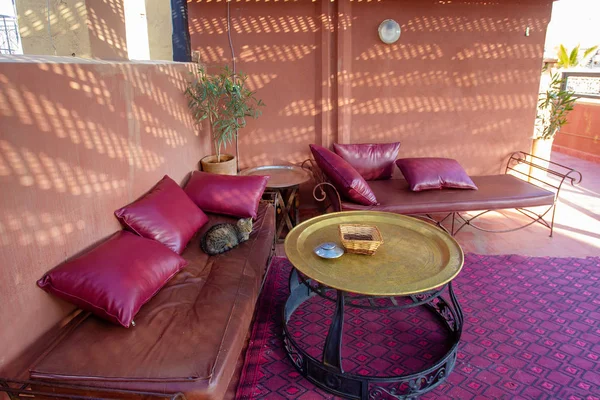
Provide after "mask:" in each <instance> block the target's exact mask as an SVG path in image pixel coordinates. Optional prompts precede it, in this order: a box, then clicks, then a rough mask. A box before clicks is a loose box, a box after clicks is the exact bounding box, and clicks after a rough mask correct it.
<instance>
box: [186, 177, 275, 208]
mask: <svg viewBox="0 0 600 400" xmlns="http://www.w3.org/2000/svg"><path fill="white" fill-rule="evenodd" d="M268 180H269V177H268V176H232V175H219V174H210V173H208V172H202V171H194V172H192V176H191V178H190V181H189V182H188V183H187V185H185V192H186V193H187V195H188V196H189V197H190V199H192V201H193V202H194V203H196V205H197V206H198V207H200V208H201V209H202V210H204V211H206V212H210V213H215V214H224V215H231V216H233V217H239V218H248V217H252V218H256V210H258V202H259V201H260V199H261V197H262V195H263V192H264V191H265V187H267V181H268Z"/></svg>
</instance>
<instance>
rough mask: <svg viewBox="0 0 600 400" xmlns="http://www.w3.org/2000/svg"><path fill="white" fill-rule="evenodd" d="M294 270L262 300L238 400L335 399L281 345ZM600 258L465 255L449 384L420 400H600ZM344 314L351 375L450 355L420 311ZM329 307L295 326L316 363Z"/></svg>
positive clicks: (275, 276) (310, 311) (278, 261)
mask: <svg viewBox="0 0 600 400" xmlns="http://www.w3.org/2000/svg"><path fill="white" fill-rule="evenodd" d="M290 269H291V265H290V263H289V261H287V259H285V258H282V257H276V258H275V259H274V260H273V264H272V266H271V270H270V272H269V276H268V277H267V281H266V283H265V286H264V289H263V292H262V294H261V297H260V299H259V303H258V309H257V315H256V319H255V322H254V325H253V327H252V335H251V338H250V344H249V347H248V351H247V353H246V359H245V362H244V368H243V371H242V376H241V378H240V384H239V386H238V389H237V395H236V398H237V399H240V400H241V399H244V400H246V399H269V400H271V399H302V400H308V399H333V398H336V397H335V396H333V395H331V394H328V393H326V392H324V391H322V390H321V389H318V388H316V387H315V386H314V385H313V384H312V383H310V382H309V381H307V380H306V379H304V378H303V377H302V376H301V375H300V374H299V373H298V372H297V371H296V370H295V369H294V367H293V366H292V364H291V362H290V361H289V360H288V358H287V356H286V354H285V351H284V350H283V343H282V339H281V326H282V325H281V318H282V311H281V310H282V306H283V304H284V302H285V300H286V298H287V294H288V283H287V280H288V276H289V273H290ZM599 278H600V258H586V259H576V258H545V257H523V256H516V255H506V256H504V255H502V256H481V255H476V254H468V255H466V257H465V266H464V267H463V270H462V271H461V273H460V275H459V276H458V277H457V278H456V279H455V281H454V284H455V286H454V288H455V291H456V293H457V297H458V299H459V302H460V304H461V306H462V308H463V312H464V315H465V324H464V327H463V334H462V338H461V342H460V345H459V352H458V359H457V363H456V365H455V367H454V370H453V371H452V373H451V374H450V376H449V377H448V379H447V380H446V381H445V382H444V383H443V384H441V385H440V386H438V387H437V388H435V389H434V390H432V391H431V392H429V393H427V394H426V395H423V396H422V397H421V398H423V399H436V398H449V399H461V400H463V399H475V398H478V399H517V398H519V399H569V400H575V399H586V400H592V399H594V400H598V399H600V281H599ZM419 309H422V307H419V308H417V309H410V310H408V311H400V310H387V311H386V310H382V311H369V310H363V309H356V308H352V307H346V314H345V326H344V337H343V348H342V355H343V357H344V362H343V367H344V369H345V370H346V371H348V372H354V373H359V374H363V375H386V374H406V373H409V372H411V370H413V369H418V368H423V367H424V366H426V365H428V363H430V362H432V361H435V360H436V355H437V353H439V352H443V351H445V346H444V340H443V335H442V334H440V333H439V332H440V331H439V324H438V323H436V322H435V320H432V319H431V318H428V317H427V316H426V315H423V314H427V313H426V312H424V311H419ZM333 310H334V304H333V303H332V302H328V301H325V300H323V299H321V298H319V297H318V296H316V297H314V298H312V299H311V300H309V301H307V302H306V303H304V304H303V305H302V306H301V307H300V308H299V309H298V310H297V311H296V312H295V314H294V315H293V316H292V318H291V319H290V326H291V328H290V330H291V331H292V332H291V334H292V335H293V336H294V338H295V339H296V341H297V342H298V343H299V344H301V345H302V347H303V348H306V349H308V352H309V353H310V354H311V355H313V356H315V357H319V358H320V354H321V352H322V349H323V344H324V339H325V336H326V335H327V329H328V325H329V324H330V321H331V314H332V313H333Z"/></svg>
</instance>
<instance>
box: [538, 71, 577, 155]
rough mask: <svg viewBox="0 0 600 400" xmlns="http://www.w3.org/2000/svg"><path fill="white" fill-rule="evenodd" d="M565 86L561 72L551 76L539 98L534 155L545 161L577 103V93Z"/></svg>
mask: <svg viewBox="0 0 600 400" xmlns="http://www.w3.org/2000/svg"><path fill="white" fill-rule="evenodd" d="M563 84H564V79H563V78H562V74H561V73H560V72H556V73H553V74H551V77H550V83H549V85H548V87H547V89H546V91H544V92H542V93H540V96H539V98H538V106H537V115H536V119H535V131H534V138H533V147H532V153H533V154H534V155H536V156H538V157H541V158H544V159H549V158H550V153H551V151H552V143H553V142H554V137H555V136H556V134H557V133H558V132H559V131H560V129H561V128H562V127H563V125H565V124H566V123H567V115H568V114H569V113H570V112H571V111H572V110H573V107H574V105H575V102H576V101H577V97H576V96H575V92H573V91H571V90H567V89H566V88H563Z"/></svg>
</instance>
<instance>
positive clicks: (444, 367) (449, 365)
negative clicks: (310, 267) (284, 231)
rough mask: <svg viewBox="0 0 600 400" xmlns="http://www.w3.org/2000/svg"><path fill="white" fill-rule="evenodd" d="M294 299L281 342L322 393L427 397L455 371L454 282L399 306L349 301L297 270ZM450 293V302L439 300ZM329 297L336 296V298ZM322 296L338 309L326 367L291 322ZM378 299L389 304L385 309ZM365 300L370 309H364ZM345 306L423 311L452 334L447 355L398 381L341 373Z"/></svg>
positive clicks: (457, 320) (457, 322) (457, 318)
mask: <svg viewBox="0 0 600 400" xmlns="http://www.w3.org/2000/svg"><path fill="white" fill-rule="evenodd" d="M289 286H290V295H289V297H288V299H287V301H286V303H285V307H284V310H283V340H284V345H285V350H286V352H287V354H288V356H289V358H290V360H291V361H292V363H293V364H294V367H295V368H296V369H297V370H298V371H299V372H300V373H301V374H302V376H304V377H305V378H306V379H308V380H309V381H311V382H312V383H314V384H315V385H317V386H319V387H320V388H322V389H324V390H326V391H328V392H331V393H334V394H335V395H338V396H343V397H346V398H350V399H365V400H366V399H377V398H381V397H382V396H385V397H386V398H395V399H409V398H414V397H416V396H418V395H420V394H423V393H425V392H428V391H430V390H432V389H433V388H435V387H436V386H438V385H439V384H441V383H442V382H443V381H444V380H445V379H446V377H447V376H448V374H449V373H450V372H451V371H452V369H453V368H454V364H455V362H456V354H457V350H458V343H459V340H460V336H461V333H462V326H463V314H462V310H461V308H460V305H459V304H458V300H457V298H456V296H455V294H454V290H453V289H452V282H450V283H448V284H446V285H444V286H443V287H441V288H439V289H437V290H435V291H432V292H428V293H424V294H419V295H413V296H410V297H409V301H408V302H404V303H403V304H398V301H397V299H398V298H394V297H391V298H382V297H375V298H373V297H368V296H359V297H350V296H348V295H347V294H346V293H345V292H343V291H341V290H335V289H329V288H324V287H323V286H322V285H319V284H316V285H315V284H314V282H312V281H311V280H310V279H304V278H303V277H302V276H300V275H299V274H298V272H297V271H296V269H292V272H291V274H290V281H289ZM446 286H447V287H448V294H449V297H450V301H449V302H447V301H446V300H444V299H443V298H442V297H441V293H442V292H443V291H444V289H445V288H446ZM328 292H336V296H335V298H332V296H328ZM315 295H320V296H322V297H324V298H325V299H326V300H328V301H335V302H336V309H335V312H334V314H333V320H332V323H331V326H330V327H329V332H328V334H327V338H326V340H325V347H324V349H323V361H322V362H321V361H319V360H317V359H315V358H314V357H311V356H310V355H308V353H306V352H305V351H304V350H303V349H302V348H301V347H300V346H299V345H298V344H297V343H296V341H295V340H294V338H293V337H292V336H291V335H290V332H289V330H288V322H289V319H290V317H291V316H292V314H293V313H294V311H295V310H296V309H297V308H298V307H299V306H300V305H301V304H302V303H304V302H305V301H307V300H308V299H310V298H311V297H313V296H315ZM374 299H378V300H379V299H386V302H385V304H382V303H381V302H379V303H377V302H376V301H374ZM362 300H364V301H365V302H366V303H364V304H361V303H360V302H361V301H362ZM345 306H350V307H360V308H369V309H386V308H396V309H397V308H400V309H403V308H404V309H405V308H412V307H418V306H425V307H426V308H427V309H428V310H429V311H431V312H432V313H433V314H434V315H436V316H437V317H439V318H440V319H441V320H442V321H443V322H444V324H445V327H446V329H447V331H448V334H449V338H448V340H449V344H450V345H449V350H448V351H447V352H446V354H444V355H443V356H442V357H441V358H440V359H439V360H438V361H437V362H436V363H435V364H434V365H432V366H431V367H429V368H426V369H424V370H422V371H419V372H417V373H413V374H408V375H399V376H385V377H379V376H363V375H357V374H350V373H346V372H344V371H343V370H342V357H341V347H342V331H343V325H344V308H345Z"/></svg>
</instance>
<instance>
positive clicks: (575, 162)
mask: <svg viewBox="0 0 600 400" xmlns="http://www.w3.org/2000/svg"><path fill="white" fill-rule="evenodd" d="M552 161H555V162H557V163H560V164H563V165H567V166H570V167H571V168H573V169H576V170H578V171H579V172H581V174H582V175H583V180H582V182H581V183H580V184H579V185H578V186H571V185H569V184H567V183H565V185H564V186H563V188H562V189H561V192H560V198H559V204H558V206H557V209H556V216H555V221H554V235H553V237H549V229H548V228H546V227H544V226H542V225H540V224H537V223H536V224H533V225H531V226H529V227H527V228H524V229H521V230H518V231H515V232H508V233H486V232H482V231H479V230H476V229H475V228H473V227H470V226H466V227H464V228H463V229H462V230H461V231H460V232H459V233H458V234H457V235H456V236H455V238H456V240H457V241H458V242H459V243H460V244H461V246H462V247H463V250H464V251H465V252H472V253H478V254H521V255H529V256H551V257H587V256H600V164H598V163H594V162H590V161H585V160H581V159H578V158H575V157H572V156H568V155H566V154H562V153H557V152H554V153H553V154H552ZM554 181H555V182H557V181H556V180H554ZM557 183H558V182H557ZM311 214H314V213H311V212H310V211H308V210H305V212H303V213H302V216H303V217H305V218H308V217H310V216H311ZM549 218H550V215H548V219H549ZM528 221H529V220H528V219H527V217H524V216H523V215H521V214H520V213H519V212H516V211H502V212H501V213H489V214H487V215H485V216H482V217H481V218H480V219H478V220H477V223H478V225H479V226H481V227H484V228H486V229H508V228H512V227H516V226H520V225H519V224H521V225H522V224H524V223H527V222H528ZM277 255H280V256H284V255H285V251H284V248H283V244H279V245H277Z"/></svg>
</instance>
